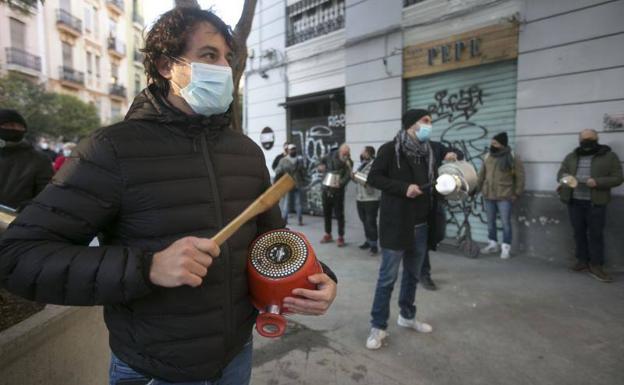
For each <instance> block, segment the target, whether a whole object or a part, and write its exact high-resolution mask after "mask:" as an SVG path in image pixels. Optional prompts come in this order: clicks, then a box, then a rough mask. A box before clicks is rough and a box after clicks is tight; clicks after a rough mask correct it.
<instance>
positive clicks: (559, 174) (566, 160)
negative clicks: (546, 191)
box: [557, 154, 572, 183]
mask: <svg viewBox="0 0 624 385" xmlns="http://www.w3.org/2000/svg"><path fill="white" fill-rule="evenodd" d="M571 157H572V154H568V155H567V156H566V157H565V158H564V159H563V162H561V166H560V167H559V171H558V172H557V183H558V182H559V181H560V180H561V178H563V176H564V175H571V174H572V170H570V168H569V167H568V166H569V164H570V162H571V161H572V159H571Z"/></svg>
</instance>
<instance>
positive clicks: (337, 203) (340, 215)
mask: <svg viewBox="0 0 624 385" xmlns="http://www.w3.org/2000/svg"><path fill="white" fill-rule="evenodd" d="M344 197H345V196H344V189H340V190H323V216H324V217H325V232H326V233H327V234H331V233H332V213H334V215H335V216H336V219H337V220H338V236H340V237H342V236H344V229H345V218H344Z"/></svg>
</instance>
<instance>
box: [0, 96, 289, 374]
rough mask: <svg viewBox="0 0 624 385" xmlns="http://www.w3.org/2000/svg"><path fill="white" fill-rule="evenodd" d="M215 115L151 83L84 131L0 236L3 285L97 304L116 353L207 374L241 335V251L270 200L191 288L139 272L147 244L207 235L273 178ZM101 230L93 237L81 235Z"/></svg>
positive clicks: (144, 364)
mask: <svg viewBox="0 0 624 385" xmlns="http://www.w3.org/2000/svg"><path fill="white" fill-rule="evenodd" d="M226 123H227V121H225V120H224V118H223V117H221V118H219V117H212V118H206V117H203V116H201V115H199V116H192V117H191V116H187V115H184V114H182V113H181V112H179V111H177V110H174V109H173V107H170V106H168V105H167V103H166V102H164V101H163V100H161V98H159V97H157V96H155V94H154V93H152V92H150V91H149V90H145V91H143V93H142V94H141V95H139V96H138V97H137V98H136V99H135V100H134V103H133V105H132V107H131V109H130V112H129V113H128V115H127V116H126V120H125V121H123V122H121V123H118V124H115V125H113V126H110V127H106V128H103V129H100V130H98V131H96V132H95V133H94V134H92V135H91V136H90V137H89V138H88V139H86V140H85V141H83V142H81V143H80V145H79V146H78V147H77V148H76V150H75V151H74V154H73V155H72V158H70V159H69V160H68V161H67V162H66V163H65V165H64V166H63V168H62V169H61V170H60V171H59V173H58V174H57V175H56V176H55V178H54V179H53V182H52V183H51V184H49V185H48V186H47V187H46V188H45V190H44V191H43V192H42V193H41V194H40V195H39V196H38V197H37V198H36V199H35V200H34V201H33V203H32V204H30V205H29V206H27V207H26V208H25V209H24V211H23V212H22V213H21V215H20V216H19V217H18V218H17V219H16V220H15V221H14V222H13V224H12V225H11V227H10V228H9V229H8V230H7V231H6V233H4V234H3V236H2V238H1V241H0V286H3V287H6V288H7V289H8V290H10V291H12V292H13V293H16V294H18V295H21V296H23V297H26V298H29V299H32V300H35V301H39V302H45V303H56V304H63V305H98V304H103V305H105V307H104V313H105V320H106V325H107V326H108V329H109V331H110V345H111V348H112V350H113V352H114V353H115V354H116V355H117V356H118V357H119V358H120V359H121V360H123V361H125V362H126V363H128V364H129V365H130V366H131V367H133V368H134V369H136V370H138V371H139V372H141V373H143V374H145V375H148V376H152V377H156V378H162V379H165V380H168V381H172V382H182V381H198V380H206V379H214V378H217V377H219V376H220V373H221V371H222V369H223V368H224V367H225V366H226V365H227V363H228V362H229V361H230V360H231V359H232V358H233V357H234V356H235V355H236V354H237V353H238V352H239V351H240V350H241V348H242V347H243V345H244V344H245V343H246V342H247V341H248V340H249V338H250V335H251V330H252V325H253V323H254V321H255V316H256V311H255V310H254V308H253V307H252V305H251V303H250V301H249V297H248V288H247V278H246V270H245V269H246V257H247V248H248V245H249V244H250V242H251V241H252V240H253V239H254V238H255V237H256V236H257V235H258V234H260V233H262V232H265V231H268V230H271V229H275V228H280V227H283V221H282V219H281V218H280V217H281V216H280V213H279V209H278V208H277V207H275V208H273V209H271V210H270V211H269V212H267V213H265V214H263V215H260V216H259V217H258V218H257V219H256V220H253V221H251V222H249V223H247V224H246V225H244V226H243V227H242V228H241V230H240V231H238V232H237V233H236V234H235V235H234V236H233V237H232V238H230V240H229V241H228V242H227V243H226V244H225V245H223V246H222V248H221V250H222V252H221V255H220V257H219V258H216V259H215V260H214V264H213V265H212V266H211V267H210V269H209V271H208V275H207V276H206V277H205V279H204V283H203V284H202V285H201V287H199V288H192V287H189V286H183V287H179V288H174V289H167V288H163V287H156V286H154V285H152V284H151V283H150V282H149V279H148V277H149V275H148V274H149V269H150V265H151V258H152V255H153V253H154V252H156V251H160V250H162V249H165V248H166V247H167V246H169V245H170V244H171V243H172V242H174V241H176V240H177V239H179V238H182V237H185V236H189V235H193V236H198V237H207V238H209V237H212V236H213V235H215V234H216V232H217V231H218V230H219V229H220V228H221V227H222V226H223V225H224V224H226V223H227V222H229V221H230V220H232V219H233V218H234V217H235V216H237V215H238V214H239V213H240V212H242V211H243V209H244V208H245V207H246V206H248V205H249V204H250V203H251V202H252V201H253V200H254V199H255V198H257V197H258V196H259V195H260V194H261V193H262V192H263V191H264V190H265V189H266V188H268V187H269V185H270V180H269V173H268V171H267V169H266V166H265V161H264V158H263V154H262V151H261V150H260V148H259V147H258V146H257V145H256V144H255V143H254V142H253V141H251V140H250V139H249V138H247V137H246V136H244V135H242V134H240V133H236V132H233V131H231V130H229V129H228V128H226V126H227V124H226ZM100 232H101V233H103V235H104V236H103V246H101V247H97V248H89V247H87V246H86V245H87V244H88V243H89V241H91V239H92V238H93V236H94V235H95V234H98V233H100Z"/></svg>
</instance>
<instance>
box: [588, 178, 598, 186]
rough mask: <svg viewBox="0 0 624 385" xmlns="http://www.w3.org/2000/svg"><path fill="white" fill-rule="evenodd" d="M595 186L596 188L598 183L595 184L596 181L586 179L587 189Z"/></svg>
mask: <svg viewBox="0 0 624 385" xmlns="http://www.w3.org/2000/svg"><path fill="white" fill-rule="evenodd" d="M596 186H598V183H596V180H595V179H594V178H589V179H587V187H589V188H594V187H596Z"/></svg>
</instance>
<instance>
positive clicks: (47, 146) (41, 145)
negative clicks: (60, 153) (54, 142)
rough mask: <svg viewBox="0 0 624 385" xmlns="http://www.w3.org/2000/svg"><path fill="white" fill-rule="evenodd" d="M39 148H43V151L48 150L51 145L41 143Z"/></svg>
mask: <svg viewBox="0 0 624 385" xmlns="http://www.w3.org/2000/svg"><path fill="white" fill-rule="evenodd" d="M39 147H41V149H42V150H47V149H48V148H50V145H49V144H47V143H41V144H40V145H39Z"/></svg>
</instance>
